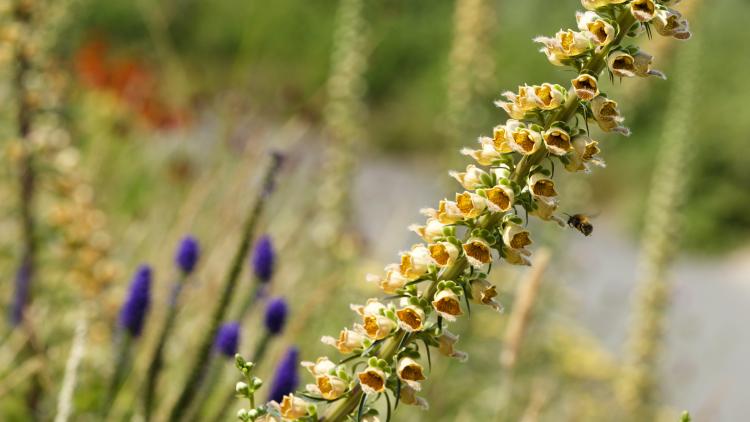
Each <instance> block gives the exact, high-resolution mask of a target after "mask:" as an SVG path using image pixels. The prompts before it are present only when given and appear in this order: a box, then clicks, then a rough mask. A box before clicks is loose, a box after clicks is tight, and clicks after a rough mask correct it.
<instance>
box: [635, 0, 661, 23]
mask: <svg viewBox="0 0 750 422" xmlns="http://www.w3.org/2000/svg"><path fill="white" fill-rule="evenodd" d="M630 13H632V14H633V17H634V18H636V19H637V20H639V21H640V22H650V21H651V19H653V18H654V16H655V15H656V3H654V0H633V1H631V2H630Z"/></svg>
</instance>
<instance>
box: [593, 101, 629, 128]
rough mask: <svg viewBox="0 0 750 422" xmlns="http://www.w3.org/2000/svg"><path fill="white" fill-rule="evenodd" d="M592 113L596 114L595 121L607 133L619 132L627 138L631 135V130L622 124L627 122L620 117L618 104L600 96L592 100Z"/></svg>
mask: <svg viewBox="0 0 750 422" xmlns="http://www.w3.org/2000/svg"><path fill="white" fill-rule="evenodd" d="M591 111H592V112H593V113H594V116H593V117H594V119H595V120H596V123H597V124H598V125H599V128H601V129H602V130H603V131H605V132H619V133H622V134H623V135H625V136H629V135H630V129H628V128H626V127H624V126H622V122H623V121H624V120H625V118H623V117H622V116H621V115H620V109H619V107H618V106H617V102H616V101H614V100H610V99H609V98H605V97H603V96H601V95H600V96H598V97H596V98H594V99H593V100H591Z"/></svg>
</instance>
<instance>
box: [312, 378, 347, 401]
mask: <svg viewBox="0 0 750 422" xmlns="http://www.w3.org/2000/svg"><path fill="white" fill-rule="evenodd" d="M306 389H307V391H308V392H310V393H313V394H317V395H320V396H321V397H323V398H324V399H326V400H336V399H337V398H339V397H341V396H343V395H344V394H345V393H346V392H347V391H348V390H349V383H348V382H346V380H344V379H342V378H340V377H337V376H335V375H319V376H316V377H315V384H308V385H307V387H306Z"/></svg>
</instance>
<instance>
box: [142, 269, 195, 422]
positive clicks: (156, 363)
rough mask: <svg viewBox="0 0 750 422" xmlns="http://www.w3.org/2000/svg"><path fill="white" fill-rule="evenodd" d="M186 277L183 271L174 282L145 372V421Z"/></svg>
mask: <svg viewBox="0 0 750 422" xmlns="http://www.w3.org/2000/svg"><path fill="white" fill-rule="evenodd" d="M186 279H187V275H186V274H185V273H180V279H179V280H178V281H177V282H176V283H175V284H174V287H173V290H172V292H171V295H170V297H169V302H168V304H167V306H168V308H167V317H166V319H165V320H164V324H163V325H162V328H161V332H160V333H159V337H158V338H159V340H158V343H157V345H156V349H155V350H154V354H153V357H152V358H151V363H149V366H148V371H147V372H146V386H145V388H144V389H143V418H144V420H145V421H147V422H148V421H149V420H151V410H152V409H153V406H154V399H155V397H154V393H155V392H156V385H157V383H158V381H159V373H160V372H161V369H162V366H163V363H164V362H163V358H164V356H163V355H164V345H165V344H166V343H167V338H168V337H169V334H170V333H171V332H172V327H173V326H174V322H175V319H176V318H177V303H178V300H179V296H180V293H181V292H182V287H183V286H184V284H185V280H186Z"/></svg>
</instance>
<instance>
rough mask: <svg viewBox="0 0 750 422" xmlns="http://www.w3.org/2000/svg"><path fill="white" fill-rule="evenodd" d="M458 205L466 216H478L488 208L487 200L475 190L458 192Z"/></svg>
mask: <svg viewBox="0 0 750 422" xmlns="http://www.w3.org/2000/svg"><path fill="white" fill-rule="evenodd" d="M456 205H458V209H459V210H461V215H463V216H464V218H476V217H479V216H480V215H482V213H483V212H484V210H485V209H487V201H486V200H485V199H484V198H482V197H481V196H479V195H477V194H476V193H474V192H463V193H457V194H456Z"/></svg>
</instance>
